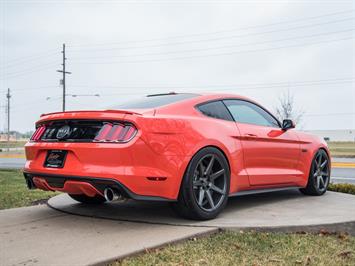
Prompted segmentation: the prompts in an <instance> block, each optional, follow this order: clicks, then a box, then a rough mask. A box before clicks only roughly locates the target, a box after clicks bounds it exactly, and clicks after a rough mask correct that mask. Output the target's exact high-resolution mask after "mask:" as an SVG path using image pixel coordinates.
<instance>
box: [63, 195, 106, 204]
mask: <svg viewBox="0 0 355 266" xmlns="http://www.w3.org/2000/svg"><path fill="white" fill-rule="evenodd" d="M68 195H69V196H70V197H71V198H72V199H74V200H76V201H79V202H81V203H84V204H102V203H104V202H105V201H106V200H105V198H104V197H102V196H99V195H96V196H95V197H88V196H86V195H84V194H68Z"/></svg>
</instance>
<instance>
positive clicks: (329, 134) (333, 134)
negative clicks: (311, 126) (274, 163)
mask: <svg viewBox="0 0 355 266" xmlns="http://www.w3.org/2000/svg"><path fill="white" fill-rule="evenodd" d="M305 131H306V132H308V133H311V134H314V135H317V136H319V137H321V138H323V139H325V140H326V141H355V129H344V130H305Z"/></svg>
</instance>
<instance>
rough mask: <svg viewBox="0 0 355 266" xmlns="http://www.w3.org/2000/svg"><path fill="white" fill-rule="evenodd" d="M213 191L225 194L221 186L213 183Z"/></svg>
mask: <svg viewBox="0 0 355 266" xmlns="http://www.w3.org/2000/svg"><path fill="white" fill-rule="evenodd" d="M210 188H211V189H212V190H213V191H216V192H217V193H219V194H222V195H224V191H223V190H222V189H220V188H219V187H217V186H215V185H211V187H210Z"/></svg>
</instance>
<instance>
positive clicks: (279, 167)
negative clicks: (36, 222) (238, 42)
mask: <svg viewBox="0 0 355 266" xmlns="http://www.w3.org/2000/svg"><path fill="white" fill-rule="evenodd" d="M294 126H295V125H294V123H293V122H292V121H291V120H284V121H283V122H282V124H281V123H280V122H279V121H278V120H277V119H276V118H275V117H274V116H273V115H272V114H271V113H270V112H269V111H267V110H266V109H265V108H263V107H262V106H260V105H259V104H257V103H255V102H254V101H252V100H250V99H247V98H245V97H241V96H236V95H227V94H215V95H211V94H209V95H206V94H192V93H191V94H190V93H168V94H159V95H148V96H147V97H144V98H143V99H141V100H138V101H132V102H129V103H126V104H122V105H121V106H117V107H116V108H112V110H105V111H71V112H59V113H50V114H45V115H42V116H41V118H40V120H39V121H38V122H37V123H36V131H35V133H34V134H33V136H32V138H31V140H30V141H29V142H28V143H27V144H26V146H25V148H26V157H27V161H26V165H25V169H24V175H25V179H26V182H27V186H28V188H30V189H34V188H38V189H43V190H50V191H62V192H66V193H68V194H69V195H70V196H71V197H72V198H73V199H75V200H77V201H79V202H82V203H88V204H89V203H96V204H98V203H104V202H105V201H113V200H122V199H124V198H130V199H135V200H158V201H170V202H172V206H173V208H174V210H176V211H177V212H178V213H179V214H180V215H182V216H184V217H187V218H191V219H201V220H202V219H211V218H214V217H216V216H217V215H218V214H219V213H220V212H221V211H222V209H223V208H224V207H225V205H226V203H227V200H228V197H229V196H233V195H243V194H250V193H256V192H266V191H275V190H281V189H286V188H287V189H289V188H299V189H300V191H301V192H302V193H304V194H307V195H322V194H323V193H325V191H326V190H327V187H328V184H329V179H330V156H329V151H328V148H327V145H326V143H325V142H324V141H323V140H321V139H319V138H317V137H314V136H311V135H308V134H305V133H303V132H298V131H296V130H294V129H293V128H294Z"/></svg>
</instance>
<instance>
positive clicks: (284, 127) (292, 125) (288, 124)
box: [282, 119, 296, 130]
mask: <svg viewBox="0 0 355 266" xmlns="http://www.w3.org/2000/svg"><path fill="white" fill-rule="evenodd" d="M295 127H296V124H295V122H293V121H292V120H291V119H284V120H283V121H282V130H288V129H290V128H295Z"/></svg>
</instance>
